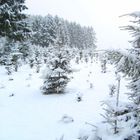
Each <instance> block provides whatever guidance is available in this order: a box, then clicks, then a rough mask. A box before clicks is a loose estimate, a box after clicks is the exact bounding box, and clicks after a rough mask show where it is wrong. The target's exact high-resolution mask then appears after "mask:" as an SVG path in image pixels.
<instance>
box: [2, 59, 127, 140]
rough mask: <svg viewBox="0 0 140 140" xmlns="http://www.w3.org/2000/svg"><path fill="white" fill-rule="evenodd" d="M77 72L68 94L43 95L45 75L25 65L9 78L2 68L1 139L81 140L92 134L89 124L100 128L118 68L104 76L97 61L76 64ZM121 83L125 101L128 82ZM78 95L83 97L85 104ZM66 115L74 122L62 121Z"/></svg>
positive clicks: (110, 67)
mask: <svg viewBox="0 0 140 140" xmlns="http://www.w3.org/2000/svg"><path fill="white" fill-rule="evenodd" d="M42 69H43V68H42ZM73 69H77V71H76V72H74V73H73V74H72V75H71V76H72V77H73V78H72V79H71V82H70V83H69V84H68V86H67V89H66V91H65V94H58V95H57V94H52V95H43V94H42V93H41V91H40V87H41V86H42V84H43V79H42V78H41V75H42V73H41V72H40V73H39V74H38V73H36V72H35V71H36V70H35V69H30V68H29V66H28V65H24V66H22V67H21V68H20V69H19V71H18V72H17V73H13V74H12V75H10V76H8V75H7V74H6V70H5V68H4V67H2V66H0V140H60V138H62V137H63V139H64V140H78V139H79V138H81V137H82V135H83V137H84V136H86V135H89V133H91V132H92V129H94V127H93V126H92V125H89V124H88V123H90V124H93V125H96V124H97V123H98V122H100V121H101V120H102V119H103V118H102V116H101V115H100V114H101V113H103V111H102V106H101V101H102V100H105V99H106V97H107V96H108V93H109V87H108V86H109V85H110V84H113V83H115V74H114V69H113V67H112V66H108V70H107V73H101V66H100V63H95V62H94V63H90V64H85V63H80V64H79V65H78V64H74V65H73ZM9 79H11V80H9ZM12 79H13V80H12ZM121 82H122V84H121V91H120V92H121V95H120V98H121V99H125V95H124V94H123V93H124V92H125V91H126V88H125V84H126V82H125V80H121ZM90 83H92V84H93V88H90ZM12 94H14V96H10V95H12ZM77 94H81V95H82V100H81V102H78V101H77V99H76V97H77ZM65 115H66V116H69V117H68V118H72V120H73V121H69V123H65V121H62V118H63V116H65ZM106 140H107V139H106Z"/></svg>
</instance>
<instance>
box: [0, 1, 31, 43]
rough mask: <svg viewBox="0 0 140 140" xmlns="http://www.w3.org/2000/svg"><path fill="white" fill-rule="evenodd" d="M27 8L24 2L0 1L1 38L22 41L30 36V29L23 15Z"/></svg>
mask: <svg viewBox="0 0 140 140" xmlns="http://www.w3.org/2000/svg"><path fill="white" fill-rule="evenodd" d="M26 9H27V7H26V6H25V5H24V0H9V1H6V0H1V1H0V13H1V14H0V36H3V37H8V38H9V39H12V40H16V41H21V40H23V39H24V38H25V37H27V35H29V32H30V30H29V28H28V27H27V23H26V21H25V19H26V15H25V14H24V13H22V12H23V11H24V10H26Z"/></svg>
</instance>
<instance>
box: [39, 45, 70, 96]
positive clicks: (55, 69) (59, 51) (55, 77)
mask: <svg viewBox="0 0 140 140" xmlns="http://www.w3.org/2000/svg"><path fill="white" fill-rule="evenodd" d="M50 55H51V57H50V59H51V60H50V62H49V63H48V65H47V70H45V71H44V72H45V73H46V74H44V77H43V78H44V84H43V86H42V87H41V90H42V93H43V94H52V93H63V92H64V90H65V87H66V85H67V83H68V82H69V80H70V79H69V77H68V74H69V73H70V72H71V68H70V58H69V57H70V55H69V52H68V51H67V50H66V49H65V48H58V47H56V49H55V50H54V48H53V49H51V50H50Z"/></svg>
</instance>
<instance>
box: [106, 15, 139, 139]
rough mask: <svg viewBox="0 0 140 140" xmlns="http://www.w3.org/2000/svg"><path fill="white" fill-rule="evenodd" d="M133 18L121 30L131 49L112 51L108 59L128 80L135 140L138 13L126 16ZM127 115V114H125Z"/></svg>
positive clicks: (131, 120) (136, 126)
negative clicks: (128, 36)
mask: <svg viewBox="0 0 140 140" xmlns="http://www.w3.org/2000/svg"><path fill="white" fill-rule="evenodd" d="M128 15H129V16H131V17H134V18H135V20H132V21H131V25H128V26H125V27H122V28H121V29H123V30H128V31H129V32H130V33H131V35H132V37H133V38H134V39H133V41H131V43H132V46H133V48H132V49H129V50H126V51H119V50H116V51H115V50H113V51H109V52H108V54H109V55H108V58H109V59H110V60H111V62H112V63H114V64H115V65H116V68H117V71H118V72H123V73H124V76H125V77H127V78H129V80H130V83H129V84H128V88H129V89H130V92H129V93H128V98H129V99H130V100H131V104H130V105H129V106H131V107H130V108H131V109H128V111H127V113H128V112H129V116H130V118H131V119H130V120H129V122H130V124H131V129H133V130H134V131H135V133H134V134H133V136H134V137H135V138H134V139H137V138H136V137H138V136H137V135H139V134H138V133H139V130H140V109H139V105H140V86H139V85H140V57H139V56H140V12H134V13H131V14H128ZM126 115H127V114H126Z"/></svg>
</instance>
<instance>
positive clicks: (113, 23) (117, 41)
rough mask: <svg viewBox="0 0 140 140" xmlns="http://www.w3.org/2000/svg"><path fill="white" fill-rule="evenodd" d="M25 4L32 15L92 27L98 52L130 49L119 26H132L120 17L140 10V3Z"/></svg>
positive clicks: (77, 0) (31, 0)
mask: <svg viewBox="0 0 140 140" xmlns="http://www.w3.org/2000/svg"><path fill="white" fill-rule="evenodd" d="M26 5H27V7H28V8H29V9H28V13H29V14H33V15H39V14H40V15H44V16H45V15H47V14H48V13H50V14H52V15H56V14H57V15H58V16H60V17H63V18H64V19H67V20H69V21H76V22H77V23H80V24H81V25H87V26H93V28H94V30H95V32H96V34H97V40H98V48H99V49H100V48H110V47H113V48H117V47H119V48H120V47H122V48H124V47H127V46H128V40H129V36H128V33H127V31H120V30H119V26H122V25H127V24H129V23H128V20H129V19H127V20H126V18H119V16H120V15H122V14H126V13H131V12H134V11H140V0H26ZM126 21H127V22H126Z"/></svg>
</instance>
